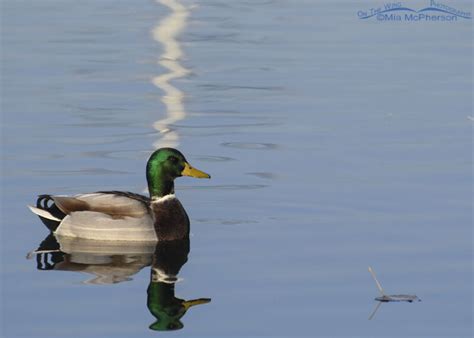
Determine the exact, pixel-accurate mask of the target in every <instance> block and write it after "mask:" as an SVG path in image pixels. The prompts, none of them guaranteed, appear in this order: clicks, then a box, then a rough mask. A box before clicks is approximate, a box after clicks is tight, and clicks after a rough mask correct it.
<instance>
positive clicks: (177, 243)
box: [28, 217, 211, 331]
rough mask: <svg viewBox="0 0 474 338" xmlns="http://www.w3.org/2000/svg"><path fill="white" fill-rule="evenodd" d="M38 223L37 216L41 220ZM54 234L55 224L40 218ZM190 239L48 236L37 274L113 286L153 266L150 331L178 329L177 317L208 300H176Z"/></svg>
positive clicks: (40, 249) (40, 251) (40, 250)
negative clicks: (78, 276) (68, 275)
mask: <svg viewBox="0 0 474 338" xmlns="http://www.w3.org/2000/svg"><path fill="white" fill-rule="evenodd" d="M40 218H41V217H40ZM41 220H42V221H43V223H45V225H46V226H47V227H48V228H49V229H50V230H51V231H54V227H55V224H51V222H50V220H45V219H43V218H41ZM189 250H190V241H189V236H187V237H185V238H183V239H180V240H173V241H159V242H149V243H141V242H116V241H97V240H86V239H79V238H70V237H63V236H58V235H54V234H53V233H50V234H49V235H48V236H47V237H46V238H45V239H44V240H43V241H42V242H41V244H40V245H39V247H38V249H37V250H35V251H33V252H31V253H30V254H28V257H29V258H32V257H33V256H34V255H36V262H37V269H39V270H61V271H75V272H86V273H89V274H92V275H93V276H94V277H93V278H92V279H88V280H86V281H84V283H85V284H114V283H120V282H124V281H130V280H132V276H133V275H135V274H136V273H138V272H139V271H140V270H141V269H143V268H144V267H147V266H150V265H151V273H150V283H149V285H148V289H147V295H148V296H147V307H148V309H149V311H150V313H151V314H152V315H153V316H154V317H155V321H154V322H153V323H152V324H151V325H150V326H149V328H150V329H152V330H159V331H166V330H179V329H181V328H183V327H184V325H183V323H182V322H181V318H182V317H183V316H184V315H185V314H186V312H187V311H188V310H189V308H191V307H192V306H196V305H200V304H206V303H209V302H210V301H211V299H210V298H198V299H192V300H184V299H180V298H177V297H175V284H176V282H178V280H179V279H178V273H179V271H180V270H181V267H182V266H183V265H184V264H185V263H186V262H187V260H188V254H189Z"/></svg>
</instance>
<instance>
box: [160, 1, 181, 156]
mask: <svg viewBox="0 0 474 338" xmlns="http://www.w3.org/2000/svg"><path fill="white" fill-rule="evenodd" d="M158 2H159V3H161V4H162V5H164V6H166V7H168V8H169V9H170V10H171V13H170V14H169V15H168V16H167V17H165V18H164V19H163V20H161V21H160V22H159V24H158V25H157V26H156V27H155V28H154V29H153V32H152V33H153V39H154V40H155V41H157V42H159V43H160V44H161V45H162V46H163V52H162V54H161V56H160V61H159V62H158V63H159V64H160V65H161V66H162V67H164V68H166V69H167V70H168V71H169V72H167V73H165V74H161V75H159V76H155V77H154V78H153V84H154V85H155V86H157V87H158V88H160V89H161V90H163V92H164V95H163V97H162V99H161V101H162V102H163V104H164V105H165V107H166V113H167V116H166V117H165V118H163V119H161V120H158V121H156V122H155V123H154V125H153V126H154V128H155V129H156V130H158V131H159V132H160V133H161V134H162V136H161V138H160V139H159V140H157V141H156V142H155V143H154V144H153V145H154V146H155V147H156V148H160V147H177V146H178V145H179V134H178V131H176V130H174V129H172V128H171V126H170V125H172V124H174V123H176V122H178V121H180V120H182V119H184V118H185V117H186V111H185V107H184V104H183V99H184V93H183V92H182V91H181V90H180V89H179V88H177V87H175V86H174V85H173V84H171V81H172V80H175V79H179V78H182V77H185V76H186V75H188V74H189V73H190V71H189V69H187V68H185V67H184V66H183V65H182V64H181V63H180V61H181V60H182V59H183V56H184V53H183V51H182V49H181V46H180V44H179V42H178V40H177V37H178V36H179V34H180V33H181V32H182V31H183V30H184V28H185V27H186V23H187V19H188V17H189V10H188V9H187V8H186V7H185V6H183V5H182V4H181V3H180V2H178V1H175V0H159V1H158Z"/></svg>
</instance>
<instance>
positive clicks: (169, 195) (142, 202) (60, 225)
mask: <svg viewBox="0 0 474 338" xmlns="http://www.w3.org/2000/svg"><path fill="white" fill-rule="evenodd" d="M180 176H190V177H196V178H211V177H210V176H209V175H208V174H206V173H205V172H202V171H200V170H198V169H195V168H193V167H192V166H191V165H190V164H189V163H188V161H187V160H186V158H185V157H184V156H183V154H181V153H180V152H179V151H178V150H176V149H173V148H161V149H158V150H156V151H155V152H154V153H153V154H152V155H151V156H150V158H149V160H148V162H147V166H146V178H147V182H148V191H149V195H150V196H149V197H146V196H143V195H140V194H135V193H131V192H124V191H99V192H95V193H89V194H80V195H76V196H73V197H66V196H52V195H40V196H39V198H38V201H37V205H36V207H32V206H29V208H30V209H31V211H33V212H34V213H35V214H37V215H38V216H40V217H41V219H42V220H43V222H44V223H45V224H46V225H47V226H48V228H49V229H50V230H51V231H53V233H54V234H55V235H56V236H68V237H77V238H87V239H96V240H116V241H117V240H125V241H157V240H175V239H181V238H186V237H187V236H188V235H189V218H188V215H187V214H186V211H185V210H184V208H183V206H182V205H181V203H180V202H179V200H178V199H177V198H176V196H175V195H174V179H175V178H177V177H180Z"/></svg>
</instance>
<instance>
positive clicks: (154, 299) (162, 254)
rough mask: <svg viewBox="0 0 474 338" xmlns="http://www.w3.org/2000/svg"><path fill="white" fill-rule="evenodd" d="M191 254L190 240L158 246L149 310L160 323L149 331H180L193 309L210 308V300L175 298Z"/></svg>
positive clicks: (150, 285)
mask: <svg viewBox="0 0 474 338" xmlns="http://www.w3.org/2000/svg"><path fill="white" fill-rule="evenodd" d="M188 253H189V239H188V238H186V239H183V240H177V241H168V242H161V243H158V245H157V247H156V250H155V254H154V256H153V264H152V269H151V278H150V284H149V285H148V290H147V294H148V298H147V306H148V309H149V310H150V313H151V314H152V315H153V316H154V317H155V318H156V321H155V322H154V323H153V324H151V325H150V326H149V327H150V329H152V330H155V331H171V330H179V329H182V328H183V327H184V325H183V323H182V322H181V318H182V317H183V316H184V315H185V314H186V312H187V311H188V310H189V309H190V308H191V307H193V306H196V305H201V304H206V303H209V302H210V301H211V299H210V298H198V299H192V300H184V299H180V298H177V297H175V283H176V282H177V280H178V279H177V275H178V272H179V270H180V269H181V267H182V266H183V265H184V263H186V261H187V259H188Z"/></svg>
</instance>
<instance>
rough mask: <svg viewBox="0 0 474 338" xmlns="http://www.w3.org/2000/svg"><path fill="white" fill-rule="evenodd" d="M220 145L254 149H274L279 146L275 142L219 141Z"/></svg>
mask: <svg viewBox="0 0 474 338" xmlns="http://www.w3.org/2000/svg"><path fill="white" fill-rule="evenodd" d="M221 145H222V146H224V147H229V148H238V149H255V150H274V149H278V148H280V146H279V145H277V144H275V143H249V142H224V143H221Z"/></svg>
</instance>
